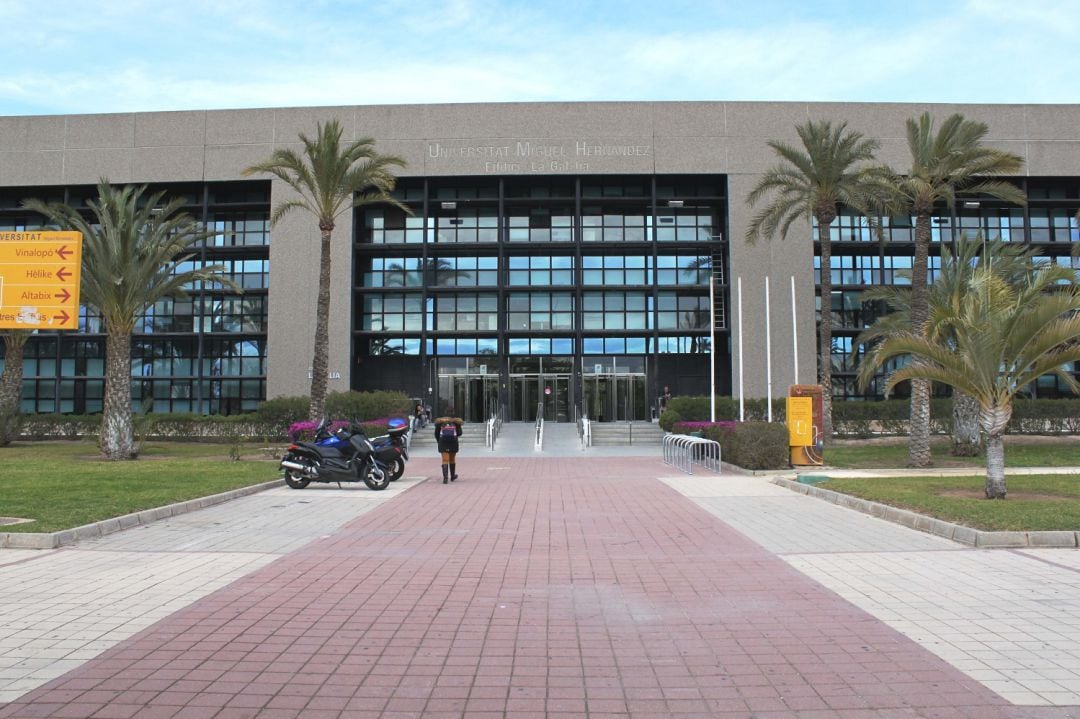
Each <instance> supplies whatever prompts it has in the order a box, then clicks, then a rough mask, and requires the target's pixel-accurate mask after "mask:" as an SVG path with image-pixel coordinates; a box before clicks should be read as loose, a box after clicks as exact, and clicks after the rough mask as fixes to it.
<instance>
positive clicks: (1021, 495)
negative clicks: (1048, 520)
mask: <svg viewBox="0 0 1080 719" xmlns="http://www.w3.org/2000/svg"><path fill="white" fill-rule="evenodd" d="M937 494H938V496H940V497H959V498H962V499H986V493H985V492H984V491H983V490H981V489H950V490H947V491H944V492H938V493H937ZM1008 499H1015V500H1019V501H1026V502H1075V501H1076V497H1068V496H1065V495H1061V494H1044V493H1042V492H1015V491H1013V490H1011V489H1010V490H1009V492H1008Z"/></svg>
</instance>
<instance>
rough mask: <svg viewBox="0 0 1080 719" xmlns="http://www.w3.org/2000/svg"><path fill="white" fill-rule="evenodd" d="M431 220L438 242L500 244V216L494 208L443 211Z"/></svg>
mask: <svg viewBox="0 0 1080 719" xmlns="http://www.w3.org/2000/svg"><path fill="white" fill-rule="evenodd" d="M440 212H441V213H444V214H439V215H437V216H435V217H432V218H431V222H432V223H433V226H434V228H435V241H436V242H452V243H461V242H470V243H471V242H498V241H499V215H498V211H497V209H496V208H494V207H480V208H461V209H457V210H441V211H440Z"/></svg>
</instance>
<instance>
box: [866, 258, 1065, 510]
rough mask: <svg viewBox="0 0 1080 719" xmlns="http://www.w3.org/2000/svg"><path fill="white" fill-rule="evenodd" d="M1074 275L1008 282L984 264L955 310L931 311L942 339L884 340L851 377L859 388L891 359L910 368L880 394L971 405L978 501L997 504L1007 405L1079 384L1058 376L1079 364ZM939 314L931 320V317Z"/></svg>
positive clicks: (906, 336)
mask: <svg viewBox="0 0 1080 719" xmlns="http://www.w3.org/2000/svg"><path fill="white" fill-rule="evenodd" d="M1075 279H1076V274H1075V272H1074V271H1073V270H1072V269H1070V268H1066V267H1061V266H1059V265H1046V264H1043V265H1029V269H1028V273H1027V276H1026V277H1024V278H1023V279H1022V280H1021V281H1019V282H1011V281H1010V280H1009V278H1008V277H1005V276H1003V275H1002V274H999V273H998V272H997V271H996V270H995V269H993V268H991V267H990V266H989V264H988V263H987V264H986V265H982V266H980V267H978V268H976V269H975V271H974V272H972V274H971V278H970V282H969V283H968V284H967V291H966V292H963V293H959V294H958V296H957V298H956V300H957V301H956V302H955V303H950V304H947V305H941V306H938V307H935V308H934V312H932V313H931V316H930V317H929V318H928V319H929V323H930V326H931V327H933V326H939V325H947V326H949V328H950V331H949V332H948V333H947V336H946V334H941V333H935V334H930V333H927V332H925V331H918V332H917V331H915V330H914V329H908V330H906V331H904V332H901V333H898V334H894V335H891V336H888V337H885V338H884V339H883V340H882V341H881V343H879V344H878V345H877V346H876V347H875V348H874V349H873V351H872V352H871V353H870V355H869V356H868V357H867V358H866V359H864V360H863V363H862V365H861V366H860V369H859V381H860V383H862V384H863V386H865V385H866V384H867V383H868V382H869V381H870V379H871V377H872V376H873V374H874V372H875V370H876V369H877V368H878V367H880V366H882V365H883V364H884V363H885V362H887V361H889V360H890V359H892V358H895V357H900V356H903V355H908V356H909V357H910V362H909V363H908V364H907V365H905V366H903V367H901V368H900V369H898V370H896V371H894V372H893V373H892V374H891V375H889V377H888V379H887V381H886V388H885V391H886V393H888V391H889V390H890V389H892V388H893V387H895V386H896V384H897V383H898V382H902V381H904V380H911V379H923V380H927V381H934V382H941V383H942V384H946V385H949V386H951V387H953V388H954V389H958V390H960V391H962V392H965V393H967V394H968V395H970V396H971V397H973V398H975V400H976V401H977V402H978V403H979V426H980V428H981V429H982V432H983V434H984V435H985V436H986V496H987V498H988V499H1004V498H1005V495H1006V486H1005V445H1004V442H1003V439H1002V437H1003V435H1004V433H1005V428H1006V426H1007V425H1008V423H1009V419H1010V417H1011V416H1012V405H1013V399H1014V398H1015V397H1016V395H1017V394H1019V393H1021V392H1023V391H1024V390H1025V388H1026V387H1027V386H1028V385H1029V384H1031V383H1032V382H1034V381H1035V380H1036V379H1038V378H1039V377H1041V376H1043V375H1046V374H1055V375H1057V376H1058V377H1060V378H1061V380H1062V382H1064V383H1065V384H1066V385H1067V386H1068V387H1069V388H1070V389H1072V391H1073V392H1077V391H1080V382H1077V381H1076V379H1074V378H1073V377H1072V375H1071V374H1070V373H1069V372H1068V371H1067V370H1066V368H1067V367H1068V366H1069V365H1070V364H1071V363H1072V362H1076V361H1078V360H1080V286H1078V285H1077V284H1076V283H1075ZM935 313H939V316H934V315H935Z"/></svg>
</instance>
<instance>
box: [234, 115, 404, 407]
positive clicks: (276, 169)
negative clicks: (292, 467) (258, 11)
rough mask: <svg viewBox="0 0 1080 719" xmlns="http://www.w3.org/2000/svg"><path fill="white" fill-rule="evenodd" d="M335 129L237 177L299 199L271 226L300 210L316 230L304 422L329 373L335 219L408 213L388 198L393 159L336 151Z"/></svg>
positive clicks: (361, 148) (367, 148) (349, 148)
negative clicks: (350, 213)
mask: <svg viewBox="0 0 1080 719" xmlns="http://www.w3.org/2000/svg"><path fill="white" fill-rule="evenodd" d="M342 132H343V131H342V127H341V124H340V123H339V122H338V121H337V120H330V121H328V122H326V123H325V124H323V123H319V125H318V129H317V131H316V137H315V139H314V140H312V139H310V138H308V137H307V136H306V135H304V134H303V133H301V134H300V141H301V142H302V143H303V144H304V151H303V153H302V154H300V153H297V152H294V151H293V150H289V149H278V150H275V151H274V154H272V155H271V156H270V159H268V160H266V161H265V162H262V163H259V164H257V165H253V166H251V167H249V168H247V169H245V170H244V171H243V173H242V174H244V175H245V176H250V175H254V174H257V173H267V174H271V175H273V176H274V177H277V178H278V179H279V180H281V181H282V182H284V183H285V184H287V185H288V186H289V187H291V188H292V189H293V190H295V191H296V193H297V194H298V195H299V196H300V197H299V199H291V200H284V201H282V202H280V203H278V205H277V206H276V207H274V210H273V212H272V213H271V215H270V224H271V225H275V224H277V222H278V221H279V220H280V219H281V218H282V217H283V216H285V214H286V213H288V212H289V211H290V210H293V209H296V208H300V209H303V210H306V211H307V212H309V213H311V214H312V215H313V216H314V217H315V219H316V221H317V222H318V224H319V236H320V251H319V291H318V301H317V303H316V307H315V346H314V349H313V352H312V361H311V404H310V406H309V408H308V417H309V418H310V419H312V420H319V419H322V416H323V414H324V412H325V404H326V384H327V374H328V371H329V370H328V368H329V357H328V355H329V345H330V330H329V314H330V239H331V237H332V236H333V233H334V225H335V222H336V221H337V218H338V216H340V215H341V213H343V212H345V211H347V210H350V209H352V208H354V207H360V206H362V205H369V204H373V203H389V204H391V205H394V206H396V207H399V208H401V209H402V210H404V211H406V212H409V209H408V208H407V207H405V206H404V205H403V204H401V203H400V202H398V201H397V200H395V199H393V198H392V197H390V192H391V191H392V190H393V189H394V184H395V181H396V180H395V178H394V175H393V174H392V173H391V171H390V168H391V167H394V166H396V167H404V166H405V161H404V160H402V159H401V158H400V157H396V156H394V155H380V154H379V153H377V152H376V151H375V141H374V140H373V139H371V138H369V137H364V138H361V139H359V140H356V141H355V142H351V143H349V144H348V145H346V146H345V147H342V145H341V135H342Z"/></svg>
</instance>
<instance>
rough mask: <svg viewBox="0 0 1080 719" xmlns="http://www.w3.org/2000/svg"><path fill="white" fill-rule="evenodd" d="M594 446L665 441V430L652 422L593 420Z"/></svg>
mask: <svg viewBox="0 0 1080 719" xmlns="http://www.w3.org/2000/svg"><path fill="white" fill-rule="evenodd" d="M590 426H591V429H592V443H593V446H594V447H596V446H602V445H608V446H610V445H620V444H622V445H630V444H655V445H657V446H659V445H660V444H661V443H662V442H663V441H664V430H662V429H660V425H658V424H654V423H652V422H591V423H590Z"/></svg>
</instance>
